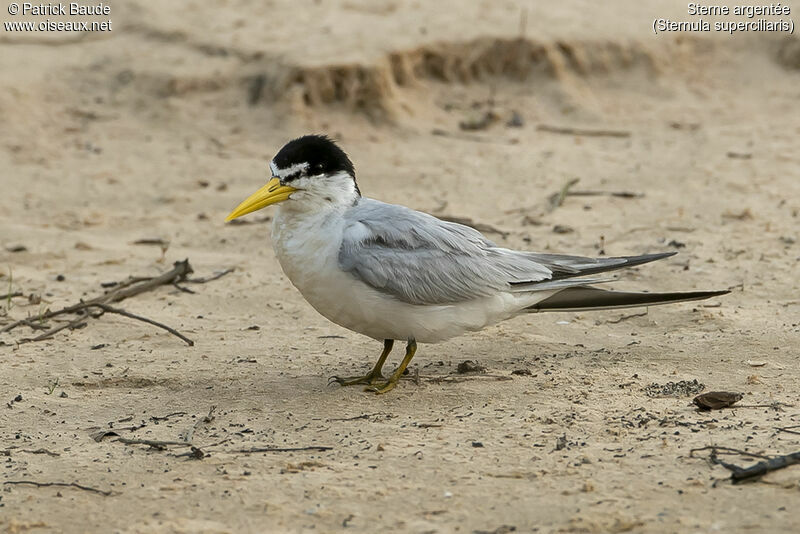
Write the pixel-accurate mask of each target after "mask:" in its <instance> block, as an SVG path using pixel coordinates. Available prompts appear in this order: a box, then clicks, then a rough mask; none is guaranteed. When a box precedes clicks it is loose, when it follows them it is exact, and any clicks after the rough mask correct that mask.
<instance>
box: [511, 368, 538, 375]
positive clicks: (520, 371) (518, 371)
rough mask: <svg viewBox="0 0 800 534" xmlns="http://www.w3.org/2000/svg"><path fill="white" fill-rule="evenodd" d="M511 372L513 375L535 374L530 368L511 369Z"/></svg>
mask: <svg viewBox="0 0 800 534" xmlns="http://www.w3.org/2000/svg"><path fill="white" fill-rule="evenodd" d="M511 374H512V375H516V376H532V375H533V373H532V372H531V370H530V369H514V370H513V371H511Z"/></svg>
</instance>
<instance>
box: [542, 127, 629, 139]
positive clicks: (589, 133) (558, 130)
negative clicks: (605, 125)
mask: <svg viewBox="0 0 800 534" xmlns="http://www.w3.org/2000/svg"><path fill="white" fill-rule="evenodd" d="M536 129H537V130H539V131H540V132H549V133H555V134H564V135H582V136H586V137H630V136H631V132H629V131H627V130H592V129H588V128H570V127H565V126H551V125H548V124H539V125H538V126H536Z"/></svg>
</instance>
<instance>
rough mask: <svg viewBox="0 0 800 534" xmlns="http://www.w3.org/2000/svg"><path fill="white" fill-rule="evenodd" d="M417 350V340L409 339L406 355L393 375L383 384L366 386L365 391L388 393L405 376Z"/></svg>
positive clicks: (380, 393)
mask: <svg viewBox="0 0 800 534" xmlns="http://www.w3.org/2000/svg"><path fill="white" fill-rule="evenodd" d="M415 352H417V342H416V341H414V340H413V339H411V340H409V341H408V345H407V346H406V356H405V358H403V361H402V362H400V367H398V368H397V370H396V371H395V372H394V373H392V376H390V377H389V380H387V381H386V382H385V383H383V384H374V385H371V386H368V387H366V388H364V391H374V392H375V393H376V394H378V395H382V394H384V393H388V392H389V391H391V390H393V389H394V387H395V386H396V385H397V381H398V380H400V377H401V376H403V373H404V372H405V370H406V367H408V364H409V363H411V358H413V357H414V353H415Z"/></svg>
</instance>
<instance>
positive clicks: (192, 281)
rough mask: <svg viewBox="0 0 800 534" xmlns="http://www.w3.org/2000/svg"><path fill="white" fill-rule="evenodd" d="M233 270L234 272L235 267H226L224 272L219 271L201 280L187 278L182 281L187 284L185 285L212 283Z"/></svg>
mask: <svg viewBox="0 0 800 534" xmlns="http://www.w3.org/2000/svg"><path fill="white" fill-rule="evenodd" d="M235 270H236V268H235V267H228V268H227V269H225V270H224V271H220V272H218V273H214V274H213V275H211V276H205V277H203V278H187V279H185V280H183V281H184V282H185V283H187V284H205V283H207V282H213V281H214V280H219V279H220V278H222V277H223V276H225V275H226V274H230V273H232V272H233V271H235Z"/></svg>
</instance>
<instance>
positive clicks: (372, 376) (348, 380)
mask: <svg viewBox="0 0 800 534" xmlns="http://www.w3.org/2000/svg"><path fill="white" fill-rule="evenodd" d="M383 380H386V379H385V378H383V375H382V374H380V373H367V374H366V375H364V376H346V377H340V376H332V377H330V378H329V379H328V385H329V386H330V385H331V384H333V383H334V382H335V383H337V384H339V385H340V386H356V385H359V384H367V385H368V386H373V385H375V384H377V383H378V382H380V381H383Z"/></svg>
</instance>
